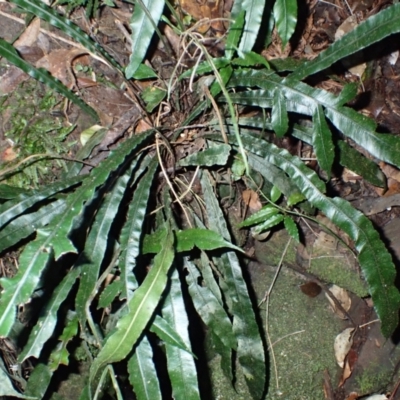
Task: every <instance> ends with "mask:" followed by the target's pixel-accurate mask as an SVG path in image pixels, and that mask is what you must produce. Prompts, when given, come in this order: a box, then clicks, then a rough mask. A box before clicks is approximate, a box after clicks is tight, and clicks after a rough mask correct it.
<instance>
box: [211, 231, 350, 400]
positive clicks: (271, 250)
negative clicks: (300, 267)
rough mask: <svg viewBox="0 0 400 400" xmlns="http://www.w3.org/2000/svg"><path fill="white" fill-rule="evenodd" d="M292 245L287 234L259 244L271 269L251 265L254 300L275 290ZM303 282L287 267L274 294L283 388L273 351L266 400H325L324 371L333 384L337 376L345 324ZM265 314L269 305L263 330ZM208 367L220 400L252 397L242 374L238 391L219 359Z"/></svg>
mask: <svg viewBox="0 0 400 400" xmlns="http://www.w3.org/2000/svg"><path fill="white" fill-rule="evenodd" d="M288 240H289V237H288V235H287V234H286V233H285V232H278V234H276V235H274V237H273V238H272V239H271V240H269V241H268V242H265V243H264V244H262V245H260V244H258V245H257V246H258V252H259V253H262V255H263V257H264V262H265V263H266V264H260V263H250V264H249V265H248V271H249V274H250V276H251V282H252V286H253V289H254V291H255V295H256V298H257V299H256V300H255V301H257V302H258V301H260V300H261V299H262V298H263V297H264V295H265V292H266V291H267V290H268V288H269V286H270V285H271V282H272V280H273V277H274V274H275V272H276V268H275V267H272V265H274V264H275V265H276V264H277V263H278V262H279V260H280V258H281V256H282V253H283V249H284V248H285V246H286V244H287V241H288ZM294 247H295V245H293V246H292V247H291V248H290V249H289V251H288V253H287V254H286V258H285V261H288V262H293V260H294V257H295V249H294ZM301 283H303V281H302V280H301V279H300V278H299V276H298V275H296V274H295V273H294V272H292V271H291V270H288V269H286V268H283V269H282V270H281V272H280V274H279V276H278V279H277V281H276V282H275V285H274V287H273V290H272V292H271V296H270V305H269V318H268V320H269V335H270V337H271V341H272V343H273V350H274V354H275V360H276V368H277V371H278V377H279V378H278V379H279V386H277V384H276V379H275V368H274V364H273V361H272V355H271V352H270V351H269V354H268V357H269V361H268V362H269V383H268V388H269V391H268V394H267V397H266V399H267V400H275V399H276V400H278V399H279V400H282V399H285V400H302V399H304V400H320V399H322V398H323V389H322V388H323V385H322V382H323V371H324V370H325V369H328V371H329V373H330V375H331V377H332V378H333V379H335V377H336V375H337V373H338V367H337V365H336V361H335V358H334V351H333V342H334V338H335V337H336V335H337V334H338V333H339V332H340V331H341V329H342V326H341V321H340V320H339V319H338V318H336V317H335V316H334V315H333V314H332V313H330V312H329V311H328V307H327V301H326V299H325V298H324V296H323V295H320V296H318V297H316V298H310V297H307V296H305V295H304V294H303V293H302V292H301V290H300V289H299V285H300V284H301ZM265 312H266V310H265V306H264V305H262V306H261V307H260V308H259V309H258V314H259V317H260V319H261V320H262V321H263V325H264V330H265ZM265 341H267V339H266V337H265ZM209 366H210V369H211V380H212V382H213V383H212V384H213V387H214V394H215V396H214V398H215V399H219V400H242V399H243V400H244V399H246V400H247V399H249V398H250V395H249V394H248V392H247V388H246V383H245V382H244V380H243V378H242V377H241V374H240V371H239V373H238V377H237V384H236V391H235V390H234V389H232V387H231V385H230V383H229V381H228V379H227V378H226V377H225V376H224V375H223V373H222V371H221V368H220V366H219V357H215V358H214V359H213V360H212V361H211V362H210V363H209Z"/></svg>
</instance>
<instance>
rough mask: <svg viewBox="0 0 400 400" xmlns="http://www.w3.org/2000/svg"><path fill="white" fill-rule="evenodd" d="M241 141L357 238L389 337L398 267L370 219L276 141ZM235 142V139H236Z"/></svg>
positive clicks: (399, 299) (399, 297) (397, 301)
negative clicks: (332, 193) (331, 193)
mask: <svg viewBox="0 0 400 400" xmlns="http://www.w3.org/2000/svg"><path fill="white" fill-rule="evenodd" d="M216 137H217V136H216ZM242 140H243V145H244V147H245V148H246V149H247V150H248V151H252V152H254V153H255V154H258V155H259V156H260V157H265V158H266V159H267V160H268V161H269V162H271V163H273V164H276V165H277V166H278V167H280V168H282V169H283V170H284V171H285V172H286V173H287V174H288V175H289V176H290V177H291V178H292V179H293V181H294V182H295V183H296V184H297V186H298V187H299V189H300V190H301V191H302V192H303V194H304V196H306V198H307V199H308V201H309V202H310V203H311V204H312V205H314V206H315V207H317V208H318V209H320V210H321V211H322V212H323V213H324V214H325V215H326V216H327V217H328V218H329V219H331V220H332V222H333V223H334V224H336V225H337V226H338V227H339V228H340V229H342V230H343V231H344V232H346V233H347V234H348V235H349V237H350V239H351V240H353V241H354V243H355V247H356V249H357V251H358V260H359V262H360V266H361V269H362V271H363V273H364V276H365V279H366V280H367V283H368V287H369V292H370V294H371V296H372V300H373V302H374V306H375V310H376V312H377V314H378V317H379V318H380V319H381V321H382V333H383V334H384V335H385V336H386V337H389V336H390V334H391V333H393V331H394V329H395V328H396V327H397V324H398V310H399V307H400V293H399V291H398V289H397V288H396V286H395V284H394V281H395V277H396V269H395V267H394V265H393V262H392V258H391V255H390V254H389V252H388V250H387V249H386V247H385V245H384V244H383V242H382V241H381V239H380V238H379V235H378V233H377V232H376V230H375V229H374V228H373V225H372V223H371V221H370V220H369V219H368V218H367V217H365V216H364V215H363V214H362V213H360V212H359V211H357V210H355V209H354V208H353V207H352V206H351V205H350V203H348V202H347V201H345V200H343V199H340V198H338V197H336V198H333V199H330V198H328V197H326V196H324V194H323V193H322V192H323V191H325V185H324V183H323V182H322V181H321V180H320V179H319V178H318V176H317V175H316V174H315V172H314V171H312V170H311V169H309V168H307V167H306V166H305V165H304V163H303V162H302V161H301V160H299V159H298V158H297V157H293V156H292V155H290V154H289V153H288V152H287V151H286V150H284V149H278V148H277V147H276V146H274V145H273V144H270V143H267V142H265V141H262V140H259V139H256V138H254V137H252V136H247V135H243V137H242ZM232 142H234V139H233V138H232Z"/></svg>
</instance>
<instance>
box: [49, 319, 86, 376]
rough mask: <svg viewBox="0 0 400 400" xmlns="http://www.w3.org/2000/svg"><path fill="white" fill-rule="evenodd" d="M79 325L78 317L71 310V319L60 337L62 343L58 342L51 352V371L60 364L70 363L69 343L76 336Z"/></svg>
mask: <svg viewBox="0 0 400 400" xmlns="http://www.w3.org/2000/svg"><path fill="white" fill-rule="evenodd" d="M78 327H79V325H78V317H77V316H76V314H75V313H74V312H71V313H70V320H69V321H68V324H67V325H66V326H65V328H64V330H63V333H62V334H61V336H60V337H59V340H60V343H58V344H57V346H56V348H55V349H54V350H53V351H52V352H51V354H50V357H49V368H50V370H51V371H56V370H57V369H58V367H59V366H60V364H62V365H69V351H68V349H67V345H68V343H69V342H70V341H71V340H72V339H74V338H75V337H76V335H77V333H78Z"/></svg>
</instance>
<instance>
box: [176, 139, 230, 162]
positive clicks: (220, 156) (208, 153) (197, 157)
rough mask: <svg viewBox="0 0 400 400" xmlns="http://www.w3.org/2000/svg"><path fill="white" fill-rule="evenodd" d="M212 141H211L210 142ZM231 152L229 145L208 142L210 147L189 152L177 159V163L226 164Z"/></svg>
mask: <svg viewBox="0 0 400 400" xmlns="http://www.w3.org/2000/svg"><path fill="white" fill-rule="evenodd" d="M211 143H212V142H211ZM230 152H231V146H229V145H228V144H225V143H221V144H216V143H214V144H210V148H208V149H205V150H203V151H201V152H199V153H194V154H190V155H189V156H187V157H185V158H182V159H181V160H179V162H178V165H180V166H182V167H186V166H197V165H199V166H207V167H212V166H214V165H226V163H227V161H228V158H229V155H230Z"/></svg>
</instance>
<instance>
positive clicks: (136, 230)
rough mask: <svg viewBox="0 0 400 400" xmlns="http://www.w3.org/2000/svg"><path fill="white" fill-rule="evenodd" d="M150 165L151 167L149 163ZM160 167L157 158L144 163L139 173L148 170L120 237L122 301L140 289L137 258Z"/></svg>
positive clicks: (139, 185)
mask: <svg viewBox="0 0 400 400" xmlns="http://www.w3.org/2000/svg"><path fill="white" fill-rule="evenodd" d="M148 162H149V163H150V164H149V165H148V164H147V163H148ZM157 167H158V160H157V158H156V157H154V158H148V159H147V160H146V162H145V161H143V162H142V163H141V165H140V168H139V169H138V171H137V173H136V174H137V175H138V176H141V174H142V172H143V170H145V169H147V171H146V172H145V174H144V175H143V176H141V178H140V180H135V182H137V184H136V188H135V192H134V194H133V199H132V200H131V202H130V204H129V209H128V214H127V218H126V223H125V224H124V226H123V228H122V231H121V235H120V239H119V240H120V247H121V255H120V258H119V268H120V270H121V296H120V297H121V300H122V299H127V300H130V299H131V297H132V293H133V291H134V290H135V289H136V288H137V287H138V283H137V280H136V277H135V274H134V270H135V267H136V257H137V256H138V255H139V253H140V246H141V242H140V240H141V238H142V231H143V223H144V219H145V216H146V210H147V206H148V202H149V196H150V190H151V185H152V183H153V179H154V174H155V172H156V170H157Z"/></svg>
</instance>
